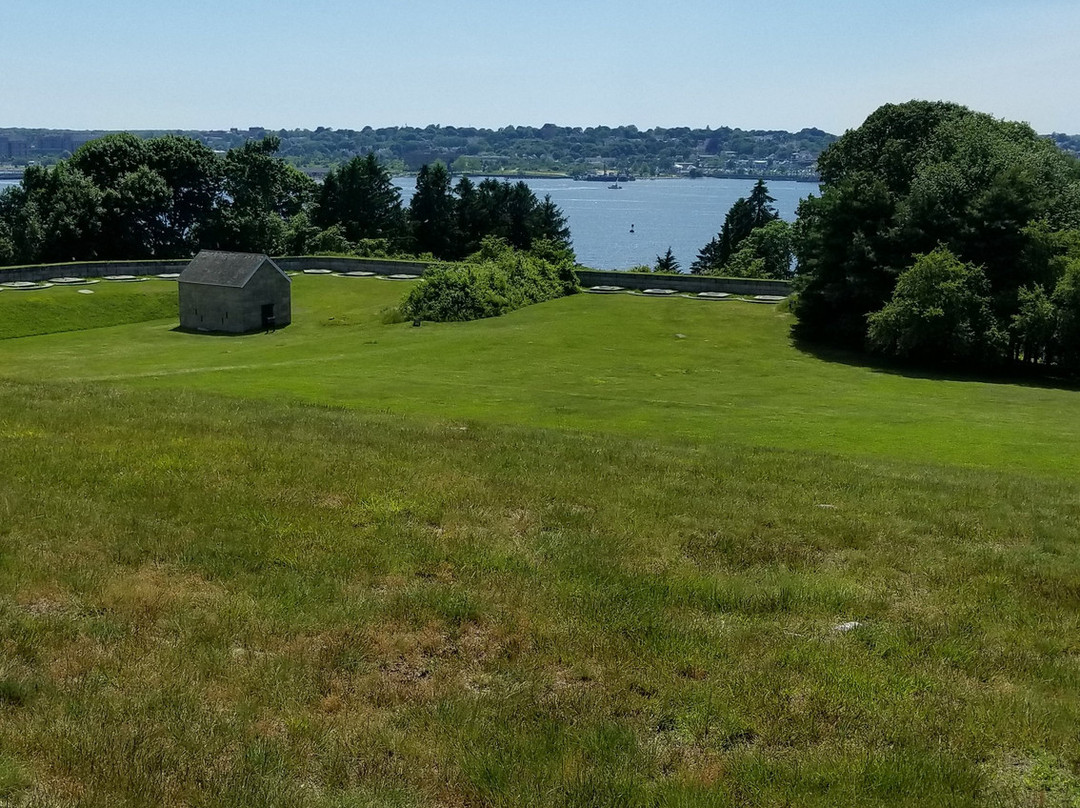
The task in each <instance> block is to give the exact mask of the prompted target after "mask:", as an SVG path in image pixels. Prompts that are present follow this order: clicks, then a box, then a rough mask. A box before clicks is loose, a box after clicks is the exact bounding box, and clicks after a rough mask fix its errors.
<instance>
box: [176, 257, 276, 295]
mask: <svg viewBox="0 0 1080 808" xmlns="http://www.w3.org/2000/svg"><path fill="white" fill-rule="evenodd" d="M267 262H269V264H270V266H272V267H273V268H274V269H276V270H277V271H278V272H281V268H280V267H279V266H278V265H277V264H275V263H274V262H273V261H271V260H270V259H269V258H267V257H266V256H265V255H263V254H262V253H237V252H219V251H218V250H203V251H201V252H200V253H199V254H198V255H196V256H195V257H194V258H192V259H191V263H190V264H188V265H187V267H186V268H185V269H184V271H183V272H181V273H180V282H181V283H199V284H202V285H204V286H233V287H236V288H242V287H244V286H246V285H247V282H248V281H249V280H251V276H252V275H254V274H255V272H256V271H257V270H258V269H259V267H261V266H262V265H263V264H264V263H267ZM281 274H282V275H283V276H284V277H285V278H286V280H288V276H287V275H285V273H284V272H281Z"/></svg>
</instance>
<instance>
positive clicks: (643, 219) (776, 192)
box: [394, 177, 818, 272]
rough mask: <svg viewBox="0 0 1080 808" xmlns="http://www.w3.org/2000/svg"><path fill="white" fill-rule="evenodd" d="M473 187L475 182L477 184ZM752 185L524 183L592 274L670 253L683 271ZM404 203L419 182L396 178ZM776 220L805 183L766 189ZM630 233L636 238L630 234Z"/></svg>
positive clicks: (789, 216)
mask: <svg viewBox="0 0 1080 808" xmlns="http://www.w3.org/2000/svg"><path fill="white" fill-rule="evenodd" d="M474 182H480V179H479V178H475V179H474ZM754 182H755V180H728V179H707V178H701V179H696V180H688V179H679V180H636V181H634V182H627V183H619V185H620V187H619V189H618V190H615V189H612V188H609V187H608V183H606V182H576V181H574V180H559V179H552V180H549V179H529V180H526V183H527V184H528V186H529V187H530V188H531V189H532V190H533V192H534V193H535V194H536V195H537V197H539V198H540V199H543V198H544V196H545V195H546V194H550V195H551V200H552V201H553V202H554V203H555V204H556V205H558V206H559V207H560V208H561V209H562V212H563V213H564V214H565V215H566V220H567V223H568V224H569V225H570V235H571V236H572V238H573V240H574V251H575V252H576V253H577V258H578V261H579V262H580V263H582V264H584V265H585V266H589V267H593V268H595V269H629V268H630V267H632V266H637V265H639V264H649V265H652V264H654V263H655V262H656V257H657V256H658V255H663V254H664V253H665V252H667V249H668V247H670V248H671V251H672V253H674V255H675V259H676V260H677V261H678V262H679V264H680V266H681V267H682V270H683V271H684V272H686V271H689V269H690V264H691V262H692V261H693V260H694V259H695V258H696V257H697V254H698V250H700V249H701V248H702V247H704V246H705V244H707V243H708V241H709V239H711V238H712V237H713V236H715V235H716V234H717V233H719V232H720V227H721V226H722V225H723V223H724V216H725V215H726V214H727V212H728V210H729V209H730V208H731V206H732V205H733V204H734V203H735V200H736V199H738V198H739V197H741V196H743V197H745V196H749V195H750V191H751V189H753V187H754ZM394 183H395V184H396V185H397V186H398V187H399V188H401V191H402V193H401V196H402V201H403V202H405V203H406V204H407V203H408V201H409V199H410V198H411V197H412V193H413V191H414V190H415V188H416V182H415V180H414V179H413V178H412V177H398V178H396V179H395V180H394ZM768 185H769V193H770V194H771V195H772V196H774V197H775V198H776V202H775V207H776V209H777V211H778V212H779V213H780V216H781V218H783V219H785V220H787V221H789V222H790V221H794V220H795V210H796V208H797V207H798V204H799V200H800V199H802V198H803V197H805V196H807V195H809V194H811V193H817V192H818V186H817V185H816V184H814V183H807V182H779V181H774V182H770V183H768ZM631 226H632V227H633V230H634V232H633V233H631V232H630V229H631Z"/></svg>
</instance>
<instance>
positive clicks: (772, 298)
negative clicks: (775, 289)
mask: <svg viewBox="0 0 1080 808" xmlns="http://www.w3.org/2000/svg"><path fill="white" fill-rule="evenodd" d="M783 299H784V296H783V295H754V302H755V303H779V302H780V301H781V300H783Z"/></svg>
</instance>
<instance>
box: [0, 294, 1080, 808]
mask: <svg viewBox="0 0 1080 808" xmlns="http://www.w3.org/2000/svg"><path fill="white" fill-rule="evenodd" d="M333 284H337V285H333ZM102 286H103V285H102ZM112 288H118V287H110V292H109V293H110V294H111V293H112V292H111V289H112ZM62 291H70V290H62ZM401 291H402V290H401V287H400V286H395V285H394V284H391V283H389V282H385V281H382V282H379V281H371V282H366V281H352V280H348V281H347V280H344V279H332V278H316V279H310V280H309V279H298V283H297V288H296V302H297V312H298V315H297V320H298V325H297V326H295V327H290V328H288V329H284V330H282V331H281V332H278V333H277V334H275V335H270V336H265V335H255V336H252V337H239V338H227V339H226V338H207V337H198V336H193V335H184V334H179V333H177V332H172V331H170V330H169V329H170V328H171V327H172V325H173V322H172V321H169V320H161V321H151V322H144V323H133V324H130V325H125V326H116V327H111V328H99V329H95V330H92V331H85V332H82V333H80V334H78V335H75V334H52V335H47V336H38V337H32V338H20V339H9V340H5V341H3V342H0V368H2V371H0V375H3V376H5V377H7V380H5V381H0V803H4V802H5V801H6V802H9V803H11V804H15V805H49V806H53V805H61V806H63V805H72V806H74V805H78V806H99V805H100V806H105V805H229V806H232V805H235V806H241V805H274V806H300V805H304V806H309V805H310V806H327V808H329V807H330V806H352V805H396V806H412V805H415V806H428V805H443V806H466V805H497V806H520V805H535V806H547V805H580V806H606V805H611V806H616V805H618V806H622V805H655V806H666V805H672V806H675V805H695V806H696V805H717V806H728V805H732V806H733V805H783V804H796V805H820V806H833V805H860V806H861V805H889V804H896V805H901V804H902V805H927V806H929V805H942V804H950V805H1016V804H1021V805H1023V804H1029V805H1062V806H1065V805H1070V804H1072V803H1073V802H1074V801H1075V800H1076V799H1077V798H1080V777H1078V771H1080V752H1078V751H1077V745H1076V726H1078V725H1080V665H1078V664H1077V660H1078V659H1080V643H1078V640H1077V637H1078V636H1080V632H1078V629H1080V625H1078V623H1080V612H1078V608H1077V607H1078V606H1080V564H1078V561H1080V559H1078V553H1077V548H1076V537H1077V535H1078V530H1080V504H1078V503H1080V497H1078V494H1080V485H1078V484H1077V482H1076V480H1075V478H1074V477H1073V476H1072V475H1070V474H1067V473H1059V472H1058V469H1059V468H1061V467H1062V466H1061V464H1060V463H1059V462H1058V458H1056V454H1057V453H1058V452H1064V453H1065V454H1066V456H1067V457H1068V456H1069V454H1068V453H1069V452H1070V451H1071V450H1070V448H1069V443H1068V439H1069V438H1070V437H1071V435H1072V433H1071V432H1070V431H1069V429H1068V426H1067V424H1066V420H1067V419H1066V418H1064V417H1060V416H1058V415H1057V414H1056V413H1055V412H1054V409H1055V408H1056V407H1063V406H1067V405H1069V404H1071V403H1072V402H1074V401H1075V394H1073V393H1069V392H1066V391H1054V390H1041V389H1036V388H1025V387H1020V386H1011V385H999V386H994V385H982V384H973V383H959V382H939V383H931V382H929V381H927V380H921V379H909V378H905V377H902V376H894V375H888V374H876V373H871V372H869V371H867V370H865V369H861V368H856V367H852V366H847V365H828V364H826V363H823V362H821V361H819V360H817V359H814V358H812V357H809V356H806V355H804V354H801V353H798V352H796V351H794V350H793V349H792V348H791V347H790V346H789V345H788V344H787V342H786V338H785V327H786V322H787V321H786V318H785V317H783V316H782V315H780V314H779V313H777V312H775V311H774V310H773V309H770V308H767V307H754V306H749V305H745V306H744V305H740V304H705V303H698V302H694V301H685V300H677V301H669V300H642V299H637V298H630V297H626V298H596V297H591V296H580V297H578V298H575V299H572V300H567V301H560V302H559V303H556V304H548V305H545V306H538V307H533V308H531V309H529V310H527V311H523V312H519V313H517V314H516V315H513V316H510V317H506V318H501V319H500V320H498V321H491V322H485V323H473V324H465V325H460V326H440V327H430V326H427V325H425V326H424V327H423V328H420V329H413V328H410V327H408V326H399V325H394V326H387V325H382V324H381V322H380V319H379V316H378V314H379V311H380V310H381V309H382V308H383V307H385V306H387V305H390V304H391V303H393V301H394V300H395V299H396V298H397V296H399V295H400V293H401ZM172 292H173V293H175V290H172ZM49 293H51V290H50V292H48V293H46V292H43V293H37V294H49ZM116 294H118V295H126V294H130V292H128V291H117V292H116ZM86 297H91V296H86ZM4 304H5V300H4V299H3V297H0V311H2V307H3V305H4ZM133 316H134V315H133ZM331 317H333V318H334V319H333V320H331V319H330V318H331ZM676 333H682V334H685V338H678V337H675V334H676ZM606 347H611V348H613V349H614V350H613V351H606V350H605V348H606ZM185 357H186V359H185ZM185 362H186V366H185ZM684 370H685V371H688V372H685V373H684V372H683V371H684ZM687 377H689V378H687ZM575 380H576V386H577V390H578V391H579V394H578V395H576V396H575V395H569V394H568V393H572V392H573V390H574V387H575ZM582 388H586V389H589V392H588V393H587V394H586V393H584V392H582ZM829 396H833V397H835V399H836V402H837V406H838V407H839V409H840V412H841V413H845V414H850V417H852V418H858V419H859V420H858V424H862V425H863V426H864V429H865V425H867V424H869V423H875V422H879V423H880V424H882V425H883V426H880V427H879V428H880V429H881V430H884V431H885V432H887V433H889V434H891V435H892V436H894V438H891V439H883V438H882V437H881V436H880V435H878V436H876V438H875V437H874V436H872V435H871V436H868V437H867V438H865V439H862V440H859V439H857V430H855V429H854V428H853V427H849V428H846V429H841V428H839V426H838V423H839V419H834V418H833V417H832V416H830V414H829V407H828V403H829V402H828V400H827V398H828V397H829ZM927 399H931V401H932V402H936V403H937V404H938V405H939V407H938V408H935V407H933V406H932V405H931V403H927V402H926V400H927ZM920 401H921V402H924V403H925V406H924V407H921V408H915V407H914V405H915V404H916V403H918V402H920ZM1003 401H1004V402H1008V406H1003V405H1002V402H1003ZM620 402H621V406H620ZM845 402H847V403H846V405H845ZM326 404H331V405H340V404H345V405H348V406H347V407H340V406H325V405H326ZM380 410H388V411H391V412H381V411H380ZM756 410H760V419H755V418H754V413H755V411H756ZM909 410H911V411H912V413H911V414H910V416H909V418H908V419H907V420H906V421H905V420H903V419H900V418H899V417H898V416H899V414H900V413H903V412H906V411H909ZM1015 410H1026V411H1027V413H1028V416H1029V417H1028V418H1020V417H1019V414H1018V413H1017V412H1016V411H1015ZM793 412H798V413H800V414H801V415H803V416H804V418H805V419H808V420H809V422H810V426H809V427H806V426H803V427H799V426H798V420H799V419H796V418H793V417H792V415H791V413H793ZM532 420H535V421H537V422H538V424H539V425H530V424H529V423H528V422H529V421H532ZM710 420H711V429H709V424H710ZM758 420H760V421H761V423H759V422H758ZM515 422H516V423H515ZM784 424H787V425H788V427H787V428H786V429H785V428H781V427H782V426H783V425H784ZM830 424H832V425H833V426H834V430H833V432H832V433H830V434H829V440H827V441H821V442H820V444H818V443H816V442H815V439H814V435H815V434H816V433H815V430H824V429H826V426H827V425H830ZM950 426H951V429H952V430H953V431H954V432H960V433H963V435H966V436H967V437H968V438H969V441H968V444H969V445H967V446H965V444H964V443H963V442H962V441H957V442H956V443H947V444H944V445H942V442H941V440H940V438H939V436H940V435H942V434H944V433H945V432H946V431H947V430H948V428H949V427H950ZM901 436H903V438H904V439H903V440H901V439H899V438H900V437H901ZM972 436H976V437H977V436H984V437H986V439H987V440H988V441H992V442H993V443H995V445H997V446H998V450H997V451H998V452H999V454H998V455H996V456H994V455H993V454H992V453H990V450H989V449H987V448H985V447H981V446H976V447H975V448H974V449H972V448H971V446H970V438H972ZM1039 436H1045V438H1046V440H1047V441H1048V443H1054V442H1055V441H1056V445H1055V446H1054V447H1053V448H1051V447H1050V446H1045V447H1043V448H1041V449H1031V450H1030V451H1029V452H1028V453H1027V454H1026V455H1023V456H1022V457H1021V459H1022V460H1023V462H1017V463H1010V462H1007V461H1006V460H1005V458H1007V457H1011V454H1010V452H1011V451H1012V450H1010V449H1004V450H1003V449H1001V448H1000V447H1001V445H1003V444H1004V445H1006V446H1007V445H1008V444H1009V443H1010V442H1014V443H1015V444H1016V445H1020V444H1023V445H1031V444H1033V443H1036V442H1037V441H1036V438H1038V437H1039ZM784 443H788V444H789V446H788V448H776V447H777V445H780V444H784ZM920 454H922V455H925V456H926V457H927V458H931V460H930V461H926V460H915V459H912V458H913V457H918V456H919V455H920ZM979 464H983V465H985V466H991V465H997V466H999V467H998V468H980V467H978V466H979ZM825 506H828V507H825ZM851 622H857V623H858V624H859V625H858V626H856V627H854V628H852V629H851V630H848V631H841V630H837V626H840V625H842V624H846V623H851Z"/></svg>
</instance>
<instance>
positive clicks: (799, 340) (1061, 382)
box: [790, 325, 1080, 390]
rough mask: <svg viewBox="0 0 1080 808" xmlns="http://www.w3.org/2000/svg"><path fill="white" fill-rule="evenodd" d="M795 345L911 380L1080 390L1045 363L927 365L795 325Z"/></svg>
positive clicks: (1079, 384) (804, 350)
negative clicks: (812, 336)
mask: <svg viewBox="0 0 1080 808" xmlns="http://www.w3.org/2000/svg"><path fill="white" fill-rule="evenodd" d="M790 341H791V345H792V346H793V347H794V348H795V349H796V350H798V351H800V352H801V353H804V354H808V355H810V356H813V357H814V358H815V359H820V360H821V361H823V362H831V363H834V364H840V365H850V366H851V367H858V368H866V369H867V370H870V371H871V372H873V373H887V374H889V375H892V376H904V377H905V378H908V379H931V380H937V381H950V382H979V383H981V384H1014V385H1020V386H1022V387H1033V388H1041V389H1045V390H1080V378H1076V377H1070V376H1062V375H1057V374H1055V373H1053V372H1052V371H1051V370H1050V369H1048V368H1046V367H1044V366H1041V365H1025V364H1020V363H1013V364H1008V365H1004V366H1002V367H1000V368H998V369H996V370H990V369H987V368H974V367H973V368H966V367H963V366H961V365H938V366H936V367H927V366H925V365H918V364H915V363H905V362H902V361H899V360H895V359H888V358H886V357H882V356H876V355H874V354H871V353H868V352H863V351H856V350H853V349H851V348H841V347H837V346H836V345H830V344H827V343H819V342H813V341H811V340H809V339H807V338H806V337H805V336H803V335H801V334H800V333H799V330H798V326H797V325H793V326H792V327H791V333H790Z"/></svg>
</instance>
